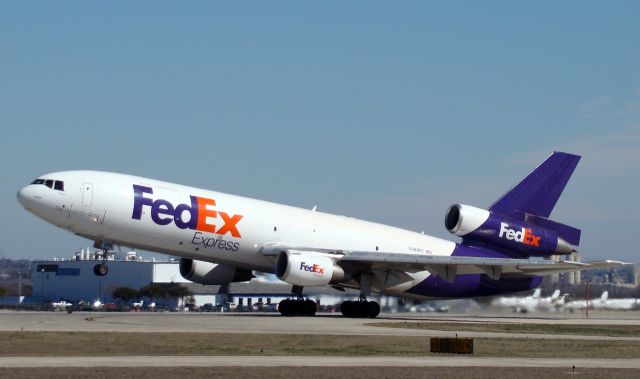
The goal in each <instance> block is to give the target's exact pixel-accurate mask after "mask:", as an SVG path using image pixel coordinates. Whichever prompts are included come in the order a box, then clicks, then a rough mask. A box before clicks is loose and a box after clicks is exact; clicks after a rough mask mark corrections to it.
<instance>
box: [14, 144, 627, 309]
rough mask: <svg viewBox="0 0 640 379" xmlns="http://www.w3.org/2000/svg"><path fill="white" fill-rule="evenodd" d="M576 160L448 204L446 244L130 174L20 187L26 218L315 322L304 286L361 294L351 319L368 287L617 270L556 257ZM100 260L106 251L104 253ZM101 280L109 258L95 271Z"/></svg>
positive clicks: (456, 294)
mask: <svg viewBox="0 0 640 379" xmlns="http://www.w3.org/2000/svg"><path fill="white" fill-rule="evenodd" d="M579 159H580V157H579V156H577V155H573V154H567V153H562V152H555V153H553V154H552V155H551V156H549V157H548V158H547V159H546V160H545V161H544V162H543V163H542V164H541V165H540V166H538V167H537V168H536V169H535V170H534V171H533V172H531V174H529V175H528V176H527V177H525V178H524V179H523V180H522V181H520V182H519V183H518V184H517V185H516V186H515V187H513V188H512V189H511V190H509V191H508V192H507V193H506V194H504V195H503V196H502V197H500V198H499V199H498V200H497V201H496V202H495V203H493V204H492V205H491V206H490V207H489V208H488V209H486V210H485V209H481V208H476V207H473V206H469V205H463V204H455V205H452V206H451V207H449V209H448V210H447V212H446V216H445V226H446V228H447V229H448V230H449V232H451V233H452V234H454V235H456V236H459V237H462V241H461V243H455V242H451V241H447V240H443V239H439V238H435V237H432V236H429V235H425V234H421V233H415V232H412V231H408V230H403V229H399V228H395V227H391V226H386V225H381V224H376V223H372V222H367V221H361V220H357V219H354V218H349V217H344V216H336V215H332V214H327V213H323V212H319V211H317V210H316V208H315V207H314V209H311V210H308V209H301V208H294V207H290V206H285V205H280V204H275V203H270V202H266V201H261V200H254V199H249V198H245V197H240V196H234V195H229V194H224V193H220V192H213V191H207V190H203V189H198V188H193V187H186V186H182V185H178V184H172V183H167V182H162V181H158V180H153V179H147V178H142V177H137V176H130V175H124V174H116V173H109V172H99V171H65V172H56V173H51V174H46V175H42V176H40V177H38V178H37V179H35V180H34V181H33V182H32V183H31V184H29V185H27V186H25V187H24V188H22V189H20V191H19V192H18V195H17V197H18V200H19V202H20V203H21V204H22V205H23V206H24V208H25V209H27V210H28V211H29V212H32V213H33V214H35V215H36V216H38V217H40V218H42V219H43V220H45V221H47V222H49V223H52V224H54V225H57V226H58V227H60V228H62V229H65V230H67V231H69V232H71V233H75V234H77V235H79V236H83V237H86V238H88V239H90V240H93V241H95V246H96V247H97V248H101V249H104V250H105V251H107V250H110V249H113V246H114V245H123V246H128V247H133V248H140V249H145V250H151V251H156V252H160V253H165V254H171V255H176V256H180V257H182V259H181V261H180V272H181V274H182V275H183V276H184V277H185V278H187V279H189V280H191V281H193V282H196V283H201V284H205V285H207V284H225V283H230V282H240V281H247V280H250V279H251V278H252V277H253V271H261V272H266V273H275V274H276V275H277V276H278V278H279V279H280V280H283V281H285V282H287V283H289V284H292V285H293V287H292V293H293V294H295V296H294V299H292V300H284V301H282V302H280V304H279V310H280V312H281V313H282V314H283V315H314V314H315V313H316V309H317V305H316V304H315V302H313V301H311V300H308V299H307V300H305V298H304V296H303V287H308V286H326V285H331V286H333V287H335V288H355V289H359V290H360V299H359V300H358V301H345V302H343V303H342V305H341V312H342V313H343V314H344V315H345V316H348V317H376V316H377V315H378V313H379V312H380V306H379V304H378V303H376V302H374V301H368V300H367V297H368V296H370V295H371V293H372V292H375V293H382V294H387V295H393V296H399V297H403V298H413V299H434V298H436V299H437V298H440V299H442V298H465V297H477V296H488V295H497V294H506V293H514V292H520V291H525V290H530V289H534V288H536V287H538V286H539V285H540V283H541V281H542V276H543V275H547V274H554V273H559V272H570V271H577V270H585V269H590V268H599V267H611V266H615V265H619V264H622V263H621V262H614V261H600V262H591V263H579V262H571V261H555V260H552V259H549V257H550V256H551V255H567V254H571V253H572V252H573V251H574V248H573V246H577V245H579V243H580V230H579V229H576V228H574V227H571V226H568V225H564V224H561V223H559V222H556V221H552V220H550V219H549V218H548V217H549V216H550V214H551V211H552V210H553V208H554V206H555V204H556V202H557V201H558V199H559V197H560V195H561V193H562V191H563V190H564V187H565V185H566V184H567V182H568V181H569V178H570V177H571V174H572V173H573V171H574V169H575V167H576V166H577V164H578V161H579ZM105 256H106V254H105ZM94 272H95V274H96V275H107V273H108V268H107V266H106V261H105V262H103V263H101V264H98V265H96V266H95V268H94Z"/></svg>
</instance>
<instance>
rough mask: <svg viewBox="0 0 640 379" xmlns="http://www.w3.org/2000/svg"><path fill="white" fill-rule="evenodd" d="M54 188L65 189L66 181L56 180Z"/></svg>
mask: <svg viewBox="0 0 640 379" xmlns="http://www.w3.org/2000/svg"><path fill="white" fill-rule="evenodd" d="M53 188H54V189H55V190H57V191H64V182H63V181H62V180H56V182H55V184H54V185H53Z"/></svg>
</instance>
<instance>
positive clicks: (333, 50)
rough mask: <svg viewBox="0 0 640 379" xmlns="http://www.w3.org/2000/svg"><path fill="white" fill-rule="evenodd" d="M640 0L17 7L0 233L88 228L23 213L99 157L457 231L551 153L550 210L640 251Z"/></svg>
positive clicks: (6, 69)
mask: <svg viewBox="0 0 640 379" xmlns="http://www.w3.org/2000/svg"><path fill="white" fill-rule="evenodd" d="M639 18H640V3H638V2H633V1H628V2H623V1H615V2H598V3H596V2H584V1H564V2H553V1H549V2H535V4H534V3H530V4H524V3H516V2H510V1H504V2H482V3H478V2H471V1H469V2H462V1H460V2H437V3H436V2H424V1H417V2H409V1H406V2H393V3H392V2H374V1H352V2H338V1H336V2H331V1H329V2H315V3H311V2H230V3H222V2H188V3H183V2H156V1H154V2H136V3H135V4H132V2H109V3H100V2H84V1H79V2H16V3H3V4H2V5H0V57H1V59H0V128H1V129H0V131H1V138H0V162H1V163H0V164H1V165H2V173H3V179H2V181H0V207H1V208H2V210H3V212H4V214H5V215H6V217H3V218H1V219H0V249H1V253H0V254H2V255H3V256H5V257H12V258H18V257H26V258H48V257H52V256H68V255H70V254H72V253H73V252H74V251H76V250H78V249H79V248H80V247H82V246H87V245H89V242H88V241H86V240H83V239H81V238H79V237H75V236H73V235H70V234H67V233H64V232H62V231H61V230H58V229H56V228H55V227H53V226H50V225H48V224H46V223H44V222H42V221H40V220H38V219H36V218H35V217H34V216H32V215H30V214H28V213H26V212H25V211H24V210H23V209H22V208H21V207H20V205H19V204H18V203H17V202H16V200H15V194H16V191H17V190H18V189H19V188H20V187H21V186H23V185H25V184H26V183H28V182H29V181H31V180H32V179H33V178H35V177H37V176H38V175H40V174H43V173H46V172H52V171H59V170H69V169H99V170H108V171H116V172H125V173H130V174H136V175H142V176H147V177H153V178H158V179H163V180H168V181H174V182H179V183H183V184H189V185H194V186H199V187H204V188H209V189H214V190H218V191H223V192H230V193H235V194H240V195H246V196H251V197H257V198H260V199H265V200H271V201H276V202H282V203H287V204H291V205H296V206H302V207H309V208H310V207H312V206H313V205H315V204H317V205H318V206H319V209H321V210H324V211H328V212H335V213H340V214H346V215H350V216H354V217H359V218H364V219H368V220H373V221H378V222H383V223H387V224H392V225H396V226H400V227H405V228H408V229H412V230H416V231H422V230H424V231H425V232H426V233H429V234H433V235H436V236H439V237H445V238H450V239H453V240H455V238H452V237H453V236H450V235H449V234H448V233H447V232H446V230H445V229H444V226H443V217H444V212H445V210H446V208H447V207H448V206H449V205H450V204H453V203H457V202H463V203H467V204H473V205H477V206H483V207H484V206H488V205H489V204H490V203H492V202H493V201H494V200H495V199H496V198H498V197H499V196H500V195H501V194H502V193H503V192H505V191H506V190H507V189H508V188H509V187H511V186H512V185H513V184H514V183H515V182H516V181H517V180H519V179H520V178H521V177H523V176H524V175H526V174H527V173H528V172H529V171H530V170H531V169H532V168H533V167H535V166H536V165H537V164H538V163H539V162H540V161H542V160H543V159H544V158H545V157H546V156H547V155H548V154H549V153H551V152H552V151H553V150H566V151H569V152H573V153H576V154H580V155H583V156H584V158H583V160H582V162H581V164H580V165H579V166H578V169H577V170H576V172H575V174H574V177H573V178H572V180H571V182H570V183H569V186H568V187H567V190H566V191H565V193H564V195H563V197H562V198H561V199H560V202H559V204H558V206H557V207H556V210H555V211H554V213H553V214H552V217H553V218H555V219H557V220H558V221H561V222H565V223H568V224H571V225H574V226H577V227H580V228H581V229H583V243H582V245H581V247H580V250H581V251H582V252H583V254H584V255H585V258H586V259H600V258H616V259H623V260H629V261H633V262H637V261H640V260H639V259H638V252H637V249H636V246H637V243H636V238H635V235H636V233H637V231H636V229H637V228H638V223H637V215H638V214H640V209H639V206H638V200H637V193H638V190H637V188H638V184H639V178H640V176H639V174H640V169H639V168H638V163H639V162H640V130H639V128H638V127H639V126H640V70H638V67H640V44H638V36H640V23H639V22H638V19H639Z"/></svg>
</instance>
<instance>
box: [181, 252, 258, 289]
mask: <svg viewBox="0 0 640 379" xmlns="http://www.w3.org/2000/svg"><path fill="white" fill-rule="evenodd" d="M180 275H182V277H183V278H185V279H187V280H190V281H192V282H194V283H198V284H204V285H222V284H229V283H233V282H247V281H249V280H251V279H252V278H254V276H253V273H252V272H251V271H249V270H242V269H239V268H236V267H233V266H227V265H220V264H216V263H211V262H204V261H197V260H193V259H187V258H182V259H180Z"/></svg>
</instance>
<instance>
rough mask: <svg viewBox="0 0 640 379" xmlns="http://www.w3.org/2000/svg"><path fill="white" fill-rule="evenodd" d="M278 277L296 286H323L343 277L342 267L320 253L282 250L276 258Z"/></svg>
mask: <svg viewBox="0 0 640 379" xmlns="http://www.w3.org/2000/svg"><path fill="white" fill-rule="evenodd" d="M275 273H276V275H277V276H278V279H280V280H282V281H285V282H287V283H290V284H293V285H296V286H311V287H313V286H325V285H327V284H329V283H331V282H339V281H341V280H342V279H344V271H343V270H342V267H340V266H338V265H337V264H335V262H334V261H333V259H331V258H329V257H327V256H326V255H323V254H320V253H314V252H309V251H299V250H283V251H281V252H280V253H279V254H278V258H277V259H276V267H275Z"/></svg>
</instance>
